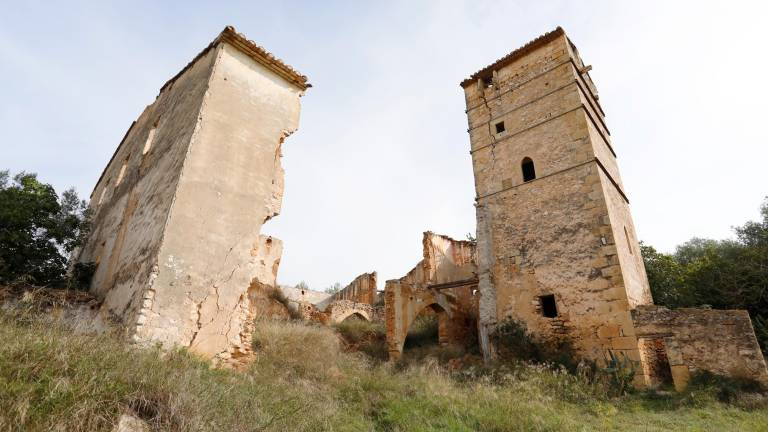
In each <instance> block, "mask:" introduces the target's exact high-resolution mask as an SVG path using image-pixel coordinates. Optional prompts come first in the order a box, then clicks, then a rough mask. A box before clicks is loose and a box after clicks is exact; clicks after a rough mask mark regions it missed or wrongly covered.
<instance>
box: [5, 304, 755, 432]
mask: <svg viewBox="0 0 768 432" xmlns="http://www.w3.org/2000/svg"><path fill="white" fill-rule="evenodd" d="M255 328H256V329H255V335H254V337H255V339H254V349H255V353H256V357H255V360H254V362H253V364H252V365H251V366H250V367H248V368H247V369H246V370H243V371H233V370H222V369H214V368H211V367H210V366H209V365H208V364H207V363H206V362H204V361H202V360H199V359H197V358H196V357H195V356H193V355H190V354H189V353H186V352H185V351H174V352H169V353H162V352H161V351H159V350H157V349H142V350H140V349H133V348H131V347H129V346H127V345H125V344H124V343H123V342H122V341H121V340H120V338H119V337H117V336H116V335H109V334H108V335H101V336H85V335H75V334H73V333H72V332H71V331H69V330H67V329H66V328H64V327H61V326H60V325H58V324H56V323H53V322H50V321H44V320H40V319H38V318H34V317H32V318H29V317H23V319H20V317H19V316H17V315H15V314H13V313H9V312H7V311H5V312H0V341H2V343H0V430H7V431H48V430H60V431H101V430H104V431H107V430H110V429H111V428H112V426H113V424H114V423H115V421H116V419H117V417H118V415H119V414H120V413H122V412H124V411H125V410H132V411H134V412H136V413H137V414H138V415H139V416H140V417H141V418H143V419H145V420H146V421H148V422H149V423H150V424H151V425H152V427H153V428H154V429H155V430H172V431H220V430H227V431H256V430H269V431H368V430H384V431H437V430H441V431H444V430H449V431H472V430H484V431H531V430H533V431H551V430H568V431H570V430H629V431H632V430H642V431H662V430H739V431H750V430H754V431H758V430H766V425H768V412H766V410H765V409H764V408H762V405H760V404H753V405H751V406H746V405H743V404H742V405H738V404H736V405H734V404H732V403H731V404H727V403H723V402H721V401H719V400H718V393H717V386H716V385H715V384H713V383H709V384H706V385H705V386H703V387H695V388H693V389H692V391H691V392H688V393H685V394H682V395H659V394H634V395H629V396H625V397H622V398H608V397H606V396H605V395H601V394H599V389H595V388H594V387H592V386H590V385H589V384H588V383H586V382H585V381H584V380H582V379H580V378H579V377H577V376H575V375H572V374H569V373H567V372H565V371H563V370H553V369H552V368H549V367H546V366H541V365H538V366H536V365H528V364H523V363H510V364H507V365H504V366H499V367H497V368H493V369H489V370H480V369H475V370H471V369H470V370H465V371H462V372H461V373H458V374H451V373H448V372H447V371H446V370H445V369H443V368H442V367H441V366H440V365H439V364H438V362H437V361H435V360H434V359H430V358H425V359H424V360H423V361H422V362H421V363H418V364H413V365H410V366H408V367H406V368H404V369H402V370H401V369H397V368H394V367H392V365H389V364H386V363H385V364H381V363H377V362H372V361H370V360H369V359H368V358H367V357H366V356H365V355H363V354H358V353H345V352H343V348H342V345H341V342H340V339H339V335H338V333H337V332H336V331H335V330H334V329H331V328H327V327H317V326H308V325H304V324H302V323H297V322H290V323H280V322H258V323H256V326H255ZM707 386H711V388H709V387H707ZM737 399H738V398H736V399H734V400H737ZM742 399H743V398H742ZM753 402H754V400H753Z"/></svg>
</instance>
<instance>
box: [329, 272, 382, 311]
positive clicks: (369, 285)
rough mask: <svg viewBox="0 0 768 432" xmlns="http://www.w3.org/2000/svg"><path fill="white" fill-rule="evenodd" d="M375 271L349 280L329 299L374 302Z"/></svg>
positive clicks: (375, 292) (375, 293)
mask: <svg viewBox="0 0 768 432" xmlns="http://www.w3.org/2000/svg"><path fill="white" fill-rule="evenodd" d="M376 296H377V291H376V272H371V273H363V274H361V275H360V276H358V277H356V278H355V280H353V281H352V282H350V284H349V285H347V286H346V287H344V289H342V290H341V291H339V292H337V293H336V294H334V295H333V296H332V297H331V298H332V300H331V301H337V300H350V301H353V302H356V303H366V304H369V305H370V304H374V303H376Z"/></svg>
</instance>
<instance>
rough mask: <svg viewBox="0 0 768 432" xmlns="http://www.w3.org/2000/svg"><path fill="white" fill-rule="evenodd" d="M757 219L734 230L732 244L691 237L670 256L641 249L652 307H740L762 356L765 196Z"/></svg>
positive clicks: (767, 296)
mask: <svg viewBox="0 0 768 432" xmlns="http://www.w3.org/2000/svg"><path fill="white" fill-rule="evenodd" d="M760 213H761V216H762V220H760V221H751V222H747V223H745V224H744V225H743V226H740V227H735V228H734V231H735V233H736V239H735V240H721V241H717V240H709V239H700V238H693V239H691V240H689V241H688V242H686V243H684V244H682V245H680V246H678V247H677V249H676V250H675V253H673V254H664V253H660V252H658V251H656V250H655V249H654V248H653V247H650V246H645V245H642V246H641V250H642V254H643V260H644V261H645V268H646V272H647V273H648V281H649V282H650V285H651V292H652V294H653V298H654V301H655V302H656V303H657V304H660V305H663V306H668V307H671V308H677V307H697V306H711V307H713V308H717V309H746V310H747V311H749V314H750V317H752V322H753V324H754V326H755V331H756V333H757V336H758V340H759V341H760V344H761V346H762V347H763V351H764V352H768V327H767V326H766V321H767V320H768V198H766V200H765V201H764V202H763V205H762V206H761V211H760Z"/></svg>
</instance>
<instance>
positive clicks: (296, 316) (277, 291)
mask: <svg viewBox="0 0 768 432" xmlns="http://www.w3.org/2000/svg"><path fill="white" fill-rule="evenodd" d="M267 296H268V297H269V298H270V299H272V300H274V301H276V302H278V303H280V304H282V305H283V306H285V309H286V310H287V311H288V316H290V317H291V319H292V320H301V319H302V318H303V317H302V316H301V312H299V310H298V309H297V308H296V306H294V305H292V304H291V301H290V300H289V299H288V297H286V296H285V293H284V292H283V290H282V289H281V288H280V287H279V286H275V287H270V288H269V292H268V293H267Z"/></svg>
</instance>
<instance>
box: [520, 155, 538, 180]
mask: <svg viewBox="0 0 768 432" xmlns="http://www.w3.org/2000/svg"><path fill="white" fill-rule="evenodd" d="M522 167H523V181H524V182H529V181H531V180H533V179H535V178H536V168H534V166H533V161H532V160H531V158H529V157H527V158H525V159H523V163H522Z"/></svg>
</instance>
